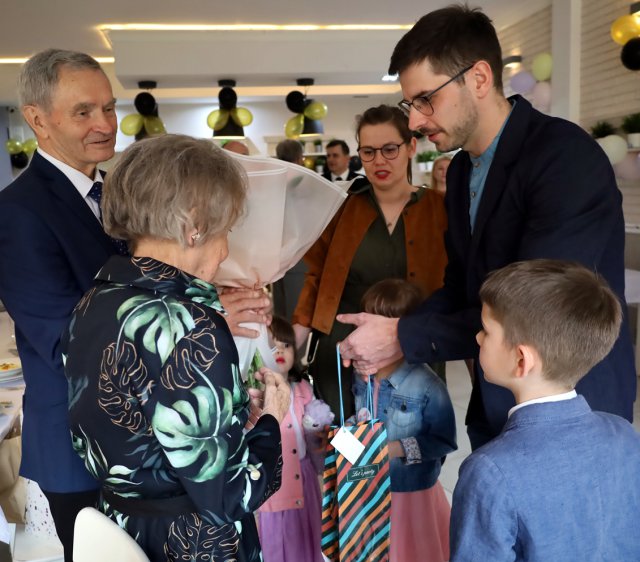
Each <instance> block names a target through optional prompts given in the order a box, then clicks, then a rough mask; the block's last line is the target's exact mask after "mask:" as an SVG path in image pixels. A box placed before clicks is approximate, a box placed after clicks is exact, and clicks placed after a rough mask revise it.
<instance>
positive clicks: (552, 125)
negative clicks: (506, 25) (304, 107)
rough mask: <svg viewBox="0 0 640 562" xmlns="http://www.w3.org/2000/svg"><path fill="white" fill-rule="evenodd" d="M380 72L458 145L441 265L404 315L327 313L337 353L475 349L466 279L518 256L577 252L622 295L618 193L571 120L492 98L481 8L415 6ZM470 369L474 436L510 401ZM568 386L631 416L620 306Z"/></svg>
mask: <svg viewBox="0 0 640 562" xmlns="http://www.w3.org/2000/svg"><path fill="white" fill-rule="evenodd" d="M390 72H391V73H395V72H398V73H399V75H400V83H401V86H402V93H403V95H404V100H403V101H402V102H401V106H403V107H404V109H405V110H406V111H407V113H408V115H409V125H410V127H411V128H412V129H414V130H417V131H419V132H420V133H422V134H423V135H425V136H426V137H428V139H429V140H430V141H431V142H433V143H434V144H435V145H436V147H437V148H438V150H440V151H441V152H448V151H450V150H454V149H456V148H461V149H462V150H461V151H460V152H459V153H458V154H457V155H456V156H455V157H454V158H453V161H452V163H451V166H450V167H449V171H448V174H447V194H446V197H445V201H446V208H447V213H448V217H449V228H448V232H447V234H446V238H445V240H446V248H447V255H448V259H449V265H448V267H447V269H446V272H445V280H444V286H443V288H442V289H440V290H439V291H436V292H435V293H434V294H433V295H432V296H431V297H430V298H429V299H427V300H426V301H425V302H424V304H423V305H422V307H421V308H420V309H418V310H417V311H416V312H415V313H412V314H411V315H409V316H407V317H403V318H400V319H398V318H395V319H388V318H380V317H377V316H371V315H367V314H359V315H343V316H338V320H340V321H342V322H347V323H353V324H356V325H357V326H359V328H358V329H357V330H356V331H355V332H353V333H352V334H351V335H350V336H349V338H347V339H346V340H345V341H344V342H342V344H341V351H342V354H343V357H344V358H345V359H347V360H353V361H356V364H357V366H358V368H359V369H360V370H361V371H362V372H366V373H371V372H375V371H376V370H377V369H379V368H380V367H382V366H383V365H386V364H388V363H390V362H391V361H392V360H394V359H397V358H398V357H400V356H401V354H404V356H405V357H406V358H407V360H408V361H409V362H411V363H421V362H432V361H449V360H455V359H466V358H474V357H477V354H478V347H477V344H476V341H475V334H476V332H477V331H478V330H479V329H480V326H481V324H480V302H479V298H478V291H479V288H480V285H481V284H482V282H483V281H484V279H485V277H486V276H487V274H488V273H489V272H491V271H492V270H494V269H498V268H501V267H503V266H505V265H507V264H509V263H511V262H515V261H520V260H528V259H533V258H541V257H544V258H556V259H568V260H574V261H578V262H581V263H582V264H584V265H586V266H587V267H589V268H591V269H593V270H595V271H597V272H598V273H599V274H600V275H602V276H603V277H605V278H606V280H607V281H608V283H609V285H610V286H611V288H612V289H613V290H614V291H615V293H616V295H617V296H618V298H619V299H620V301H621V302H622V303H623V304H624V218H623V215H622V196H621V194H620V192H619V191H618V189H617V187H616V182H615V178H614V174H613V170H612V169H611V165H610V164H609V162H608V160H607V157H606V156H605V154H604V153H603V151H602V150H601V149H600V147H599V146H598V145H597V144H596V143H595V142H594V141H593V139H591V138H590V137H589V135H587V134H586V133H585V132H584V131H583V130H582V129H581V128H580V127H578V126H576V125H574V124H573V123H569V122H568V121H564V120H562V119H557V118H553V117H549V116H547V115H543V114H542V113H540V112H538V111H536V110H535V109H533V108H532V107H531V104H530V103H529V102H528V101H527V100H525V99H524V98H522V97H520V96H514V97H512V98H509V99H506V98H505V97H504V94H503V92H502V53H501V49H500V44H499V42H498V38H497V35H496V32H495V29H494V28H493V25H492V24H491V21H490V20H489V18H487V17H486V16H485V15H484V14H483V13H482V12H481V11H479V10H477V9H476V10H471V9H469V8H467V7H465V6H452V7H448V8H444V9H441V10H437V11H435V12H431V13H430V14H427V15H426V16H424V17H423V18H422V19H420V20H419V21H418V23H417V24H416V25H415V26H414V27H413V28H412V29H411V30H410V31H409V32H408V33H407V34H406V35H405V36H404V37H403V38H402V39H401V40H400V42H399V43H398V45H397V46H396V48H395V51H394V53H393V56H392V58H391V65H390ZM624 308H626V307H624ZM473 382H474V385H473V392H472V396H471V401H470V404H469V411H468V413H467V425H468V432H469V436H470V439H471V445H472V447H473V448H477V447H479V446H480V445H482V444H484V443H485V442H487V441H488V440H490V439H491V438H493V437H494V436H496V435H497V434H498V433H499V432H500V430H501V429H502V427H503V425H504V423H505V421H506V419H507V412H508V411H509V408H511V407H512V406H513V405H514V402H513V397H512V396H510V395H509V393H508V392H506V391H505V390H504V389H503V388H500V387H498V386H496V385H493V384H491V383H489V382H487V381H486V380H485V378H484V376H483V373H482V371H481V369H480V367H479V365H478V364H477V361H476V365H475V374H474V377H473ZM577 391H578V393H580V394H582V395H584V397H585V398H586V399H587V402H588V403H589V405H590V406H591V407H592V408H593V409H594V410H601V411H606V412H611V413H614V414H618V415H620V416H622V417H625V418H627V419H628V420H630V421H631V419H632V416H633V402H634V400H635V396H636V373H635V368H634V360H633V350H632V345H631V340H630V336H629V329H628V323H627V319H626V317H625V319H624V321H623V324H622V329H621V331H620V336H619V338H618V340H617V342H616V344H615V345H614V347H613V349H612V351H611V352H610V353H609V355H608V356H607V357H606V358H605V359H604V360H603V361H601V362H600V363H599V364H597V365H596V366H595V367H594V368H593V369H592V370H591V371H590V372H589V373H588V374H587V376H585V377H584V378H583V379H582V380H581V381H580V383H579V384H578V386H577Z"/></svg>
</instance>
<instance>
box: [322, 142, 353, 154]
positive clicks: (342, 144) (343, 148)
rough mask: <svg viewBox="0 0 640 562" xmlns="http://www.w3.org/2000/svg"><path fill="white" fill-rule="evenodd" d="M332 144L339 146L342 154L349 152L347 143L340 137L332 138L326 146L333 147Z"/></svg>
mask: <svg viewBox="0 0 640 562" xmlns="http://www.w3.org/2000/svg"><path fill="white" fill-rule="evenodd" d="M334 146H339V147H341V148H342V154H349V145H348V144H347V143H346V142H344V141H343V140H340V139H333V140H332V141H329V142H328V143H327V148H333V147H334Z"/></svg>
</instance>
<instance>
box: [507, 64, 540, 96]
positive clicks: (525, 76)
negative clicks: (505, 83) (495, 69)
mask: <svg viewBox="0 0 640 562" xmlns="http://www.w3.org/2000/svg"><path fill="white" fill-rule="evenodd" d="M509 85H510V86H511V89H512V90H513V91H514V92H515V93H516V94H528V93H529V92H530V91H531V90H533V87H534V86H535V85H536V79H535V78H534V77H533V76H532V75H531V73H530V72H527V71H526V70H522V71H521V72H518V73H517V74H514V75H513V76H512V77H511V80H510V81H509Z"/></svg>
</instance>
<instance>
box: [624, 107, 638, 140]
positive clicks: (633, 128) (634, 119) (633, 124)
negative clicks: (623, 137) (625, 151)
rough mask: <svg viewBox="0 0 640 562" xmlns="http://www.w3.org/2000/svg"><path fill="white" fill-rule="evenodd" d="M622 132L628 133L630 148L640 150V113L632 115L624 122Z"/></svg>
mask: <svg viewBox="0 0 640 562" xmlns="http://www.w3.org/2000/svg"><path fill="white" fill-rule="evenodd" d="M621 128H622V130H623V131H624V132H625V133H627V144H628V145H629V148H640V113H632V114H631V115H627V116H626V117H625V118H624V119H623V120H622V127H621Z"/></svg>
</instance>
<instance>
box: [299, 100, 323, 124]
mask: <svg viewBox="0 0 640 562" xmlns="http://www.w3.org/2000/svg"><path fill="white" fill-rule="evenodd" d="M327 111H328V110H327V106H326V105H325V104H324V103H322V102H321V101H313V102H311V103H310V104H309V105H308V106H307V107H306V108H305V110H304V116H305V117H307V118H309V119H313V120H314V121H315V120H316V119H324V118H325V117H326V116H327Z"/></svg>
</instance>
